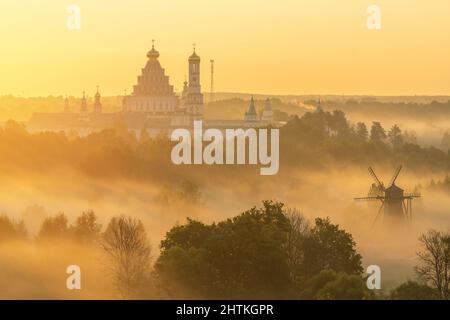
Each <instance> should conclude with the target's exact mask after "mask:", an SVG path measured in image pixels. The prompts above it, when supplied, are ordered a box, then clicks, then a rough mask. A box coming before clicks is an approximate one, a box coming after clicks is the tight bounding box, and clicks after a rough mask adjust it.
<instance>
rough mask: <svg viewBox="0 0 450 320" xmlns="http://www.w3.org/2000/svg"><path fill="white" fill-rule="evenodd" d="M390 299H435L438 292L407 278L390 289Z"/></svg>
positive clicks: (437, 296)
mask: <svg viewBox="0 0 450 320" xmlns="http://www.w3.org/2000/svg"><path fill="white" fill-rule="evenodd" d="M390 296H391V299H392V300H436V299H439V293H438V292H437V291H436V289H433V288H431V287H429V286H427V285H426V284H420V283H418V282H416V281H411V280H408V281H407V282H405V283H402V284H401V285H399V286H398V287H397V288H395V289H394V290H392V291H391V294H390Z"/></svg>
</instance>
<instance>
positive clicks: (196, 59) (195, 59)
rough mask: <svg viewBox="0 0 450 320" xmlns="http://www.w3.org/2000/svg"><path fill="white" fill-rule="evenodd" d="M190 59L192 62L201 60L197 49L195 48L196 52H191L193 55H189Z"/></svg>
mask: <svg viewBox="0 0 450 320" xmlns="http://www.w3.org/2000/svg"><path fill="white" fill-rule="evenodd" d="M189 61H190V62H193V61H200V57H199V56H198V55H197V54H196V53H195V49H194V53H193V54H191V56H190V57H189Z"/></svg>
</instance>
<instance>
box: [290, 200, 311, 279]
mask: <svg viewBox="0 0 450 320" xmlns="http://www.w3.org/2000/svg"><path fill="white" fill-rule="evenodd" d="M285 215H286V217H287V218H288V220H289V223H290V229H289V233H288V239H287V242H286V251H287V254H288V258H287V259H288V265H289V270H290V277H291V279H292V280H293V281H294V283H297V284H298V283H299V282H300V277H299V272H300V267H301V265H302V264H303V261H304V245H305V240H306V239H307V238H308V237H309V235H310V230H311V225H310V223H309V221H308V220H307V219H306V218H305V217H304V216H303V215H302V213H301V212H300V211H299V210H297V209H291V208H288V209H286V211H285Z"/></svg>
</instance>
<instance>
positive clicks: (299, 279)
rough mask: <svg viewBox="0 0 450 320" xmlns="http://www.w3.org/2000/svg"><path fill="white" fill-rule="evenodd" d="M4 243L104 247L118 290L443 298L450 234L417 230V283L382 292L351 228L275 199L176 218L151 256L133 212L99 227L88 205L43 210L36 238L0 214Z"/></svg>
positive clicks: (449, 280)
mask: <svg viewBox="0 0 450 320" xmlns="http://www.w3.org/2000/svg"><path fill="white" fill-rule="evenodd" d="M0 235H2V238H1V239H0V241H1V242H6V241H11V240H14V241H33V242H34V245H41V244H46V245H48V244H50V245H61V244H63V243H64V242H73V243H76V244H80V245H83V246H86V247H87V246H92V247H97V248H99V249H101V251H102V252H103V253H104V254H105V257H106V259H107V261H108V265H109V268H110V270H111V271H112V273H111V275H110V276H111V281H112V283H113V284H114V287H115V288H116V291H117V293H119V294H120V295H121V297H123V298H135V299H147V298H171V299H173V298H203V299H358V300H360V299H385V298H392V299H449V284H450V274H449V272H448V271H449V269H450V250H449V249H450V234H449V233H442V232H437V231H430V232H428V233H427V234H425V235H422V236H421V238H420V243H421V244H422V248H423V250H422V251H420V252H419V253H418V258H419V264H418V265H417V268H416V274H417V281H411V280H410V281H408V282H406V283H404V284H402V285H401V286H399V287H398V288H396V289H395V290H393V291H392V292H391V293H390V294H389V295H383V294H380V293H378V294H376V293H374V291H372V290H369V289H367V285H366V276H367V274H365V272H364V270H363V268H362V263H361V260H362V257H361V255H360V254H359V253H358V252H357V250H356V243H355V241H354V240H353V237H352V235H351V234H350V233H348V232H347V231H345V230H344V229H342V228H341V227H339V226H338V225H335V224H333V223H332V222H331V221H330V220H329V219H328V218H326V219H323V218H317V219H315V220H314V222H313V223H312V222H311V221H309V220H307V219H306V218H305V217H304V216H303V215H302V214H301V213H300V212H298V211H297V210H295V209H288V208H285V207H284V205H283V204H282V203H278V202H272V201H264V202H263V205H262V207H260V208H257V207H253V208H251V209H250V210H247V211H245V212H243V213H241V214H240V215H238V216H235V217H234V218H230V219H227V220H224V221H221V222H218V223H213V224H204V223H202V222H200V221H196V220H192V219H188V220H187V222H186V223H185V224H178V225H175V226H174V227H173V228H172V229H171V230H169V231H168V232H167V233H166V236H165V238H164V239H163V240H162V241H161V243H160V246H159V248H160V252H159V254H158V255H157V257H156V259H152V258H154V256H153V252H152V247H151V245H150V243H149V238H148V234H147V231H146V230H145V228H144V225H143V224H142V222H141V221H140V220H138V219H135V218H131V217H126V216H118V217H113V218H112V219H111V220H110V221H109V222H108V224H107V225H106V227H105V228H102V226H101V225H100V224H99V223H98V222H97V217H96V215H95V213H94V212H92V211H88V212H84V213H82V214H81V215H80V216H79V217H78V218H77V219H76V220H75V221H74V222H73V223H72V224H69V223H68V220H67V218H66V216H65V215H64V214H58V215H56V216H53V217H47V218H46V219H45V220H44V222H43V223H42V225H41V228H40V231H39V232H38V234H37V235H36V237H35V239H34V240H30V239H29V238H27V237H26V230H25V228H24V225H23V223H16V222H12V221H11V220H10V219H8V218H7V217H5V216H3V217H2V218H0Z"/></svg>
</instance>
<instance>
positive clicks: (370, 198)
mask: <svg viewBox="0 0 450 320" xmlns="http://www.w3.org/2000/svg"><path fill="white" fill-rule="evenodd" d="M353 199H354V200H356V201H364V200H367V201H371V200H374V201H375V200H382V199H384V197H381V196H369V197H360V198H353Z"/></svg>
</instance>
